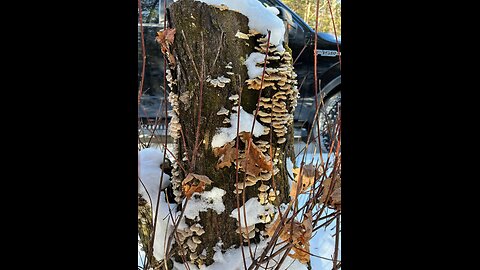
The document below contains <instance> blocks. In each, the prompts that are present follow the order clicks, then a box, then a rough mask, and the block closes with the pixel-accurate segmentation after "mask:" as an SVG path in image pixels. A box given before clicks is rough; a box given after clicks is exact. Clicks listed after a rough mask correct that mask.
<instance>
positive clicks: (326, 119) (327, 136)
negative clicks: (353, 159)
mask: <svg viewBox="0 0 480 270" xmlns="http://www.w3.org/2000/svg"><path fill="white" fill-rule="evenodd" d="M322 105H323V106H322ZM322 105H320V106H321V107H320V111H319V112H318V117H317V122H316V124H314V125H312V128H313V131H312V140H315V142H314V143H316V144H318V138H317V137H318V132H319V131H320V144H321V149H322V152H325V153H328V152H329V151H330V148H331V147H332V144H334V149H333V152H335V151H336V147H337V145H338V139H339V135H338V134H336V133H338V130H337V125H338V120H339V119H340V117H339V115H340V109H341V105H342V94H341V92H337V93H335V94H334V95H332V96H330V97H328V98H327V99H325V100H324V104H322Z"/></svg>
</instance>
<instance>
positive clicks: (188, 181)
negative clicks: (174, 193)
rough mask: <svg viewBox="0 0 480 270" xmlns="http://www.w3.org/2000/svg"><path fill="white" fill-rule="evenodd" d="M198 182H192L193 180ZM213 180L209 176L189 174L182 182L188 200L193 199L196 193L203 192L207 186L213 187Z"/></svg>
mask: <svg viewBox="0 0 480 270" xmlns="http://www.w3.org/2000/svg"><path fill="white" fill-rule="evenodd" d="M194 179H196V180H198V181H192V180H194ZM211 184H212V180H210V178H208V176H205V175H200V174H195V173H189V174H188V175H187V176H186V177H185V179H183V181H182V189H183V192H184V193H185V196H186V197H187V198H190V197H192V195H193V193H195V192H203V191H204V190H205V186H206V185H211Z"/></svg>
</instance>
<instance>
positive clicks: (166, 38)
mask: <svg viewBox="0 0 480 270" xmlns="http://www.w3.org/2000/svg"><path fill="white" fill-rule="evenodd" d="M176 31H177V30H176V29H175V28H167V29H165V30H162V31H158V32H157V36H156V37H155V41H157V42H158V43H159V44H160V45H161V47H162V53H165V52H167V51H168V48H169V47H170V45H172V44H173V41H174V39H175V32H176Z"/></svg>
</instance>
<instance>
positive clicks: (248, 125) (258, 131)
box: [212, 107, 265, 148]
mask: <svg viewBox="0 0 480 270" xmlns="http://www.w3.org/2000/svg"><path fill="white" fill-rule="evenodd" d="M254 119H255V116H254V115H253V114H250V113H247V112H246V111H244V110H243V108H242V107H240V127H239V130H238V133H240V132H242V131H246V132H250V130H251V129H252V123H253V121H254ZM237 121H238V114H237V113H232V114H231V115H230V123H231V126H230V127H228V128H219V129H217V133H216V134H215V135H214V136H213V139H212V147H213V148H215V147H222V146H223V145H225V144H226V143H228V142H231V141H232V140H233V139H235V138H236V137H237ZM264 129H265V127H264V126H263V125H262V124H260V122H258V121H257V120H255V127H254V129H253V136H255V137H259V136H262V134H263V131H264Z"/></svg>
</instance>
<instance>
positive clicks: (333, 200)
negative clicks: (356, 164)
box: [320, 176, 342, 209]
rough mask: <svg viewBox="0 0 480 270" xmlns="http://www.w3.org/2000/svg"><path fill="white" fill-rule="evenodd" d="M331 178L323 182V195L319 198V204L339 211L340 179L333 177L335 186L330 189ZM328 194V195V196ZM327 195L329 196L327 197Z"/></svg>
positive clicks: (340, 198)
mask: <svg viewBox="0 0 480 270" xmlns="http://www.w3.org/2000/svg"><path fill="white" fill-rule="evenodd" d="M332 179H333V178H332V177H329V178H327V179H325V181H323V193H322V196H321V197H320V202H322V203H324V204H327V205H329V206H332V207H335V208H337V209H341V204H342V196H341V194H342V190H341V178H340V177H339V176H336V177H335V179H336V180H335V186H334V187H333V190H332V191H330V190H331V189H332V187H331V185H332ZM329 192H330V194H328V193H329ZM327 195H329V196H328V197H327Z"/></svg>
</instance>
